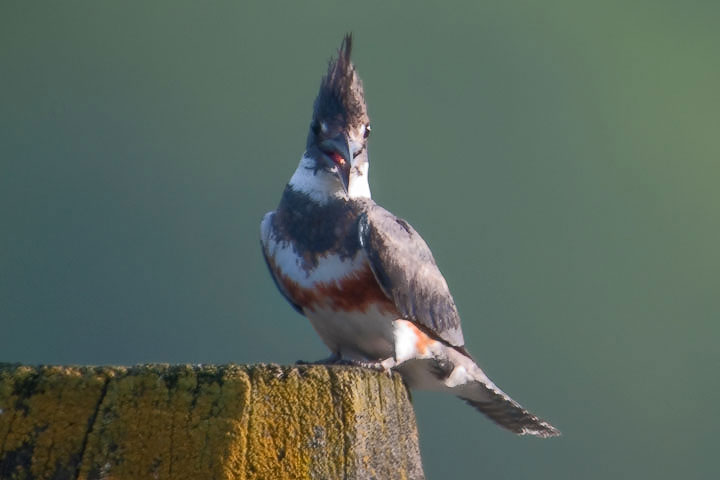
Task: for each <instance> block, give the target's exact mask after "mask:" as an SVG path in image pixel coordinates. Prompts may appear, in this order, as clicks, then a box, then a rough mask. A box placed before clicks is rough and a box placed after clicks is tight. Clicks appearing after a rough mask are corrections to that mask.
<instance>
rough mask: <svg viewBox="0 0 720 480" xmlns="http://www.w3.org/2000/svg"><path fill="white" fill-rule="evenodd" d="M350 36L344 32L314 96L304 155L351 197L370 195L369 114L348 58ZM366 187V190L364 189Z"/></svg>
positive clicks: (358, 79) (360, 82)
mask: <svg viewBox="0 0 720 480" xmlns="http://www.w3.org/2000/svg"><path fill="white" fill-rule="evenodd" d="M351 50H352V37H351V35H346V36H345V38H344V39H343V43H342V45H341V46H340V50H339V51H338V57H337V59H331V60H330V65H329V67H328V72H327V74H326V75H325V76H324V77H323V79H322V82H321V83H320V91H319V92H318V96H317V98H316V99H315V104H314V107H313V116H312V122H311V123H310V132H309V133H308V138H307V147H306V156H307V157H309V158H311V159H312V160H313V161H314V162H315V165H314V166H313V168H314V169H315V171H316V173H318V172H322V173H323V174H325V175H327V174H330V175H332V176H335V177H337V180H338V181H339V185H340V186H341V187H342V188H343V189H344V193H345V194H346V195H348V196H350V197H353V196H369V189H368V187H367V170H368V157H367V141H368V136H369V135H370V118H369V117H368V114H367V107H366V105H365V94H364V92H363V85H362V81H361V80H360V77H359V76H358V74H357V72H355V67H354V65H353V64H352V62H351V61H350V53H351ZM366 190H367V192H365V191H366Z"/></svg>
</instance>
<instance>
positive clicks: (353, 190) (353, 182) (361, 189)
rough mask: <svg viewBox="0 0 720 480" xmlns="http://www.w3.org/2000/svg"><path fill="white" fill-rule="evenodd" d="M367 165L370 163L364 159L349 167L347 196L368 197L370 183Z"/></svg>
mask: <svg viewBox="0 0 720 480" xmlns="http://www.w3.org/2000/svg"><path fill="white" fill-rule="evenodd" d="M369 166H370V164H369V163H368V162H367V161H365V162H364V163H362V164H360V165H358V166H355V167H352V168H351V169H350V181H349V182H348V197H350V198H370V183H369V182H368V167H369Z"/></svg>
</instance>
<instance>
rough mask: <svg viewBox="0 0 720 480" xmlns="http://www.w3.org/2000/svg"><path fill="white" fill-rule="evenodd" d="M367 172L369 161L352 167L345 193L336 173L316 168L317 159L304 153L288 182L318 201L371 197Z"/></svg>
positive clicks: (297, 190) (296, 189)
mask: <svg viewBox="0 0 720 480" xmlns="http://www.w3.org/2000/svg"><path fill="white" fill-rule="evenodd" d="M367 174H368V163H367V162H365V163H364V164H362V165H359V166H357V167H352V169H351V170H350V181H349V185H348V192H347V193H345V189H344V188H343V186H342V182H341V181H340V179H339V178H338V177H337V176H336V175H335V174H333V173H330V172H327V171H325V170H322V169H320V170H316V169H315V160H313V159H312V158H310V157H308V156H307V155H303V157H302V158H301V159H300V164H299V165H298V167H297V169H295V173H293V176H292V177H290V182H288V183H289V185H290V186H291V187H292V189H293V190H295V191H296V192H302V193H304V194H306V195H308V196H309V197H310V198H312V199H313V200H314V201H316V202H318V203H327V202H328V201H329V200H330V199H335V198H341V199H348V198H370V185H369V184H368V176H367Z"/></svg>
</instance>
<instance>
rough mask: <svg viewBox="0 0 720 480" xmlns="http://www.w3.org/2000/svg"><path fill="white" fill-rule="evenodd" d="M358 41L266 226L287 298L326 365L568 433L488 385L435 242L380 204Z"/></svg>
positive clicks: (346, 50) (532, 430)
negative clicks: (355, 58) (380, 374)
mask: <svg viewBox="0 0 720 480" xmlns="http://www.w3.org/2000/svg"><path fill="white" fill-rule="evenodd" d="M351 48H352V39H351V36H350V35H347V36H346V37H345V39H344V41H343V43H342V46H341V47H340V50H339V52H338V58H337V59H336V60H332V61H331V62H330V66H329V68H328V72H327V74H326V75H325V76H324V77H323V79H322V82H321V84H320V92H319V93H318V96H317V98H316V100H315V104H314V110H313V116H312V122H311V123H310V132H309V133H308V137H307V145H306V150H305V153H304V154H303V156H302V158H301V159H300V164H299V165H298V167H297V170H295V173H294V174H293V176H292V178H290V182H289V183H288V184H287V187H286V188H285V191H284V192H283V195H282V198H281V200H280V204H279V205H278V208H277V210H275V211H274V212H270V213H268V214H266V215H265V217H264V218H263V220H262V224H261V241H262V250H263V254H264V255H265V260H266V261H267V264H268V267H269V269H270V272H271V273H272V276H273V279H274V280H275V283H276V284H277V287H278V289H279V290H280V292H281V293H282V294H283V295H284V296H285V298H286V299H287V300H288V301H289V302H290V304H291V305H292V306H293V307H294V308H295V309H296V310H297V311H298V312H300V313H301V314H303V315H305V316H306V317H307V318H308V319H309V320H310V323H312V325H313V327H314V328H315V330H316V331H317V333H318V334H319V335H320V337H321V338H322V340H323V342H325V344H326V345H327V346H328V348H329V349H330V351H331V357H330V358H329V359H328V360H327V362H344V363H354V364H359V365H365V366H373V367H376V368H382V369H384V370H388V369H394V370H397V371H398V372H399V373H400V374H401V375H402V376H403V378H404V379H405V382H406V383H407V384H408V385H409V386H410V387H411V388H419V389H430V390H442V391H447V392H450V393H452V394H454V395H456V396H458V397H460V398H462V399H463V400H465V401H466V402H468V403H469V404H470V405H472V406H473V407H475V408H477V409H478V410H480V411H481V412H483V413H484V414H486V415H487V416H488V417H490V418H491V419H492V420H494V421H495V422H496V423H498V424H499V425H501V426H503V427H505V428H507V429H508V430H511V431H513V432H515V433H518V434H521V435H523V434H530V435H536V436H539V437H552V436H556V435H559V434H560V432H559V431H558V430H557V429H556V428H555V427H553V426H552V425H550V424H549V423H547V422H545V421H543V420H541V419H539V418H538V417H536V416H535V415H533V414H531V413H529V412H528V411H527V410H525V409H524V408H523V407H521V406H520V405H519V404H518V403H517V402H515V401H514V400H513V399H512V398H510V397H509V396H508V395H507V394H505V393H504V392H503V391H502V390H500V389H499V388H498V387H496V386H495V384H494V383H493V382H492V381H491V380H490V379H489V378H488V377H487V376H486V375H485V373H483V371H482V370H481V369H480V367H478V365H477V364H476V363H475V361H474V360H473V358H472V357H471V356H470V354H469V353H468V351H467V350H466V349H465V341H464V340H463V333H462V329H461V327H460V316H459V315H458V311H457V308H456V307H455V302H454V301H453V298H452V296H451V295H450V291H449V290H448V286H447V283H446V282H445V279H444V278H443V276H442V274H441V273H440V270H439V269H438V267H437V265H436V264H435V260H434V258H433V256H432V253H431V252H430V249H429V248H428V246H427V244H426V243H425V241H424V240H423V239H422V238H421V237H420V235H418V233H417V232H416V231H415V230H414V229H413V228H412V227H411V226H410V225H409V224H408V223H407V222H406V221H404V220H402V219H401V218H398V217H396V216H395V215H393V214H392V213H390V212H388V211H387V210H385V209H384V208H382V207H380V206H379V205H377V204H376V203H375V202H374V201H373V200H372V199H371V198H370V187H369V184H368V167H369V162H368V152H367V144H368V137H369V135H370V119H369V117H368V114H367V107H366V105H365V95H364V93H363V86H362V82H361V80H360V77H359V76H358V75H357V73H356V71H355V67H354V66H353V64H352V62H351V61H350V53H351Z"/></svg>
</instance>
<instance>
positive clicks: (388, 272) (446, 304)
mask: <svg viewBox="0 0 720 480" xmlns="http://www.w3.org/2000/svg"><path fill="white" fill-rule="evenodd" d="M358 232H359V236H360V245H361V246H362V248H363V249H364V250H365V253H366V254H367V256H368V259H369V261H370V268H371V269H372V271H373V273H374V274H375V278H376V279H377V281H378V283H379V284H380V286H381V288H382V289H383V291H384V292H385V294H386V295H387V296H388V297H389V298H391V299H392V300H393V301H394V302H395V306H396V308H397V309H398V311H399V312H400V313H401V314H402V315H403V316H404V317H405V318H406V319H408V320H411V321H413V322H415V323H417V324H419V325H421V326H424V327H426V328H428V329H429V330H431V331H432V332H433V333H434V334H436V335H437V336H438V337H440V338H441V339H442V340H444V341H446V342H448V343H449V344H450V345H453V346H458V347H460V346H463V345H464V343H465V342H464V340H463V334H462V330H461V328H460V316H459V315H458V311H457V308H456V307H455V301H454V300H453V298H452V295H450V290H449V289H448V286H447V283H446V282H445V278H444V277H443V276H442V274H441V273H440V270H439V269H438V267H437V265H436V263H435V259H434V258H433V255H432V252H431V251H430V248H429V247H428V246H427V244H426V243H425V241H424V240H423V239H422V237H420V235H419V234H418V233H417V232H416V231H415V229H414V228H412V227H411V226H410V225H409V224H408V223H407V222H406V221H405V220H403V219H401V218H398V217H396V216H395V215H393V214H392V213H390V212H388V211H387V210H385V209H384V208H382V207H380V206H378V205H376V204H372V205H370V206H369V207H368V208H367V209H365V211H364V212H363V214H362V215H361V216H360V219H359V229H358Z"/></svg>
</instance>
